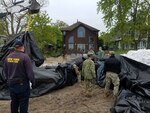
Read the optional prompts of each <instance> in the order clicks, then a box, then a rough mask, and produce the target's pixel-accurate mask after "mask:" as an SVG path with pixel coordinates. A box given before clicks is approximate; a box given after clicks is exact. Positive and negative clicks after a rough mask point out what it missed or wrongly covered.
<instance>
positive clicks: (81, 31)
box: [78, 27, 85, 38]
mask: <svg viewBox="0 0 150 113" xmlns="http://www.w3.org/2000/svg"><path fill="white" fill-rule="evenodd" d="M82 37H85V28H84V27H79V28H78V38H82Z"/></svg>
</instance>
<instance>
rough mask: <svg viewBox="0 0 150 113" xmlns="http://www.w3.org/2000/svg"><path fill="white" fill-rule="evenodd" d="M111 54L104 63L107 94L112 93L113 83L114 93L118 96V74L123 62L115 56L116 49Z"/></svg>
mask: <svg viewBox="0 0 150 113" xmlns="http://www.w3.org/2000/svg"><path fill="white" fill-rule="evenodd" d="M109 55H110V57H109V58H108V59H107V60H106V61H105V65H104V72H105V73H106V85H105V96H106V97H107V96H109V95H110V91H109V88H110V85H111V83H112V84H113V85H114V88H113V95H114V97H116V96H117V94H118V90H119V85H120V79H119V77H118V74H119V73H120V71H121V63H120V61H119V60H118V59H116V58H115V54H114V51H110V52H109Z"/></svg>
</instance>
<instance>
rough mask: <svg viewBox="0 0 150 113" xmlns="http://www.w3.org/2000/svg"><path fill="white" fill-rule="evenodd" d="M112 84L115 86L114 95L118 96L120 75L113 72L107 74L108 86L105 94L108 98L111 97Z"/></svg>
mask: <svg viewBox="0 0 150 113" xmlns="http://www.w3.org/2000/svg"><path fill="white" fill-rule="evenodd" d="M111 83H113V85H114V89H113V94H114V96H116V95H117V94H118V90H119V85H120V79H119V77H118V74H116V73H113V72H107V73H106V85H105V94H106V96H107V95H109V88H110V85H111Z"/></svg>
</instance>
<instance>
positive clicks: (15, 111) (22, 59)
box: [4, 41, 35, 113]
mask: <svg viewBox="0 0 150 113" xmlns="http://www.w3.org/2000/svg"><path fill="white" fill-rule="evenodd" d="M24 50H25V48H24V45H23V43H22V42H20V41H18V42H16V44H15V50H14V51H13V52H11V53H10V54H9V55H8V56H7V57H6V58H5V61H4V72H5V76H6V79H7V83H8V87H9V91H10V97H11V113H28V104H29V96H30V83H29V82H31V83H32V85H34V84H35V78H34V73H33V67H32V63H31V60H30V58H29V56H28V55H27V54H25V53H24Z"/></svg>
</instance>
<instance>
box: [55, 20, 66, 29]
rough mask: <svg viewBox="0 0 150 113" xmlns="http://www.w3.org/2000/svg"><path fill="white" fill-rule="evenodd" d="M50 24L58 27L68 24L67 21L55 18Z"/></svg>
mask: <svg viewBox="0 0 150 113" xmlns="http://www.w3.org/2000/svg"><path fill="white" fill-rule="evenodd" d="M52 25H54V26H57V27H58V28H64V27H68V26H69V25H68V24H67V23H65V22H63V21H61V20H57V21H56V22H55V23H52Z"/></svg>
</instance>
